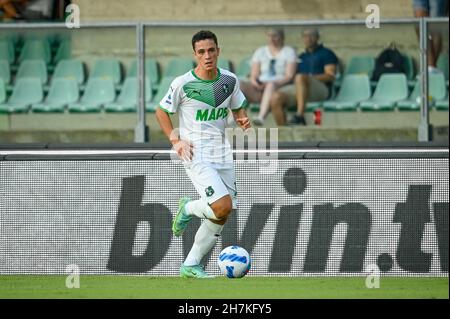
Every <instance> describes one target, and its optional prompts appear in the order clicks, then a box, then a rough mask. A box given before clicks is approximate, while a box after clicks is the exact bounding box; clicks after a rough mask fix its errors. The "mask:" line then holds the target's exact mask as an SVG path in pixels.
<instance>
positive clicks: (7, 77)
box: [0, 60, 11, 85]
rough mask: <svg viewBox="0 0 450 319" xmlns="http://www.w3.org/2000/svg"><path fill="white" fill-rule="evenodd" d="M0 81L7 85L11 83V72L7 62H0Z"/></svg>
mask: <svg viewBox="0 0 450 319" xmlns="http://www.w3.org/2000/svg"><path fill="white" fill-rule="evenodd" d="M0 79H2V81H3V83H4V84H5V85H6V84H9V83H11V70H10V68H9V63H8V61H7V60H0Z"/></svg>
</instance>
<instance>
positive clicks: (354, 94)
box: [322, 74, 371, 111]
mask: <svg viewBox="0 0 450 319" xmlns="http://www.w3.org/2000/svg"><path fill="white" fill-rule="evenodd" d="M370 95H371V89H370V80H369V76H368V75H367V74H348V75H345V76H344V79H343V81H342V85H341V89H340V90H339V93H338V94H337V96H336V97H335V98H334V99H333V100H331V101H325V102H323V103H322V107H323V108H324V110H326V111H356V108H357V106H358V103H359V102H361V101H365V100H368V99H369V98H370Z"/></svg>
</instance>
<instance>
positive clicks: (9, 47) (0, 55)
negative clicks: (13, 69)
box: [0, 38, 15, 64]
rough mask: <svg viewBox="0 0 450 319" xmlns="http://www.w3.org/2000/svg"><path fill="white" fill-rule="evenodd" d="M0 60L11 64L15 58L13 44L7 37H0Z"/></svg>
mask: <svg viewBox="0 0 450 319" xmlns="http://www.w3.org/2000/svg"><path fill="white" fill-rule="evenodd" d="M0 60H6V61H8V63H9V64H13V63H14V60H15V51H14V44H13V42H12V41H11V40H10V39H8V38H2V39H0Z"/></svg>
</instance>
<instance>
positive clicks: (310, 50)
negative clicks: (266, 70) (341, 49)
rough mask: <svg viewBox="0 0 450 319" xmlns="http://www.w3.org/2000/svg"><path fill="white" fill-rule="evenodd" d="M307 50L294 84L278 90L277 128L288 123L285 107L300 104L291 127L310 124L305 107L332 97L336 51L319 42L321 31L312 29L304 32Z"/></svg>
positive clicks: (274, 108) (273, 106)
mask: <svg viewBox="0 0 450 319" xmlns="http://www.w3.org/2000/svg"><path fill="white" fill-rule="evenodd" d="M303 44H304V47H305V51H304V52H303V53H301V54H300V55H299V64H298V68H297V75H296V76H295V83H294V85H290V86H288V87H286V89H285V90H284V91H277V92H275V93H274V94H273V96H272V99H271V101H270V106H271V109H272V113H273V116H274V118H275V121H276V123H277V125H285V124H286V113H285V111H284V108H285V107H287V106H292V105H297V112H296V114H295V115H294V117H293V118H292V119H291V121H290V122H289V123H290V124H301V125H306V121H305V118H304V112H305V105H306V102H309V101H323V100H326V99H327V98H328V97H329V96H330V95H331V87H332V84H333V81H334V79H335V75H336V68H337V64H338V59H337V57H336V55H335V54H334V52H333V51H331V50H330V49H328V48H326V47H324V46H323V45H322V44H321V43H319V31H318V30H317V29H308V30H305V31H304V32H303Z"/></svg>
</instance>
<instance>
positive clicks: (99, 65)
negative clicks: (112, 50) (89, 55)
mask: <svg viewBox="0 0 450 319" xmlns="http://www.w3.org/2000/svg"><path fill="white" fill-rule="evenodd" d="M89 78H90V79H95V78H102V79H111V80H112V81H113V83H114V85H116V86H119V85H120V83H121V82H122V68H121V65H120V61H119V60H117V59H100V60H97V61H96V62H95V63H94V67H93V68H92V72H91V75H90V77H89Z"/></svg>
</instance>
